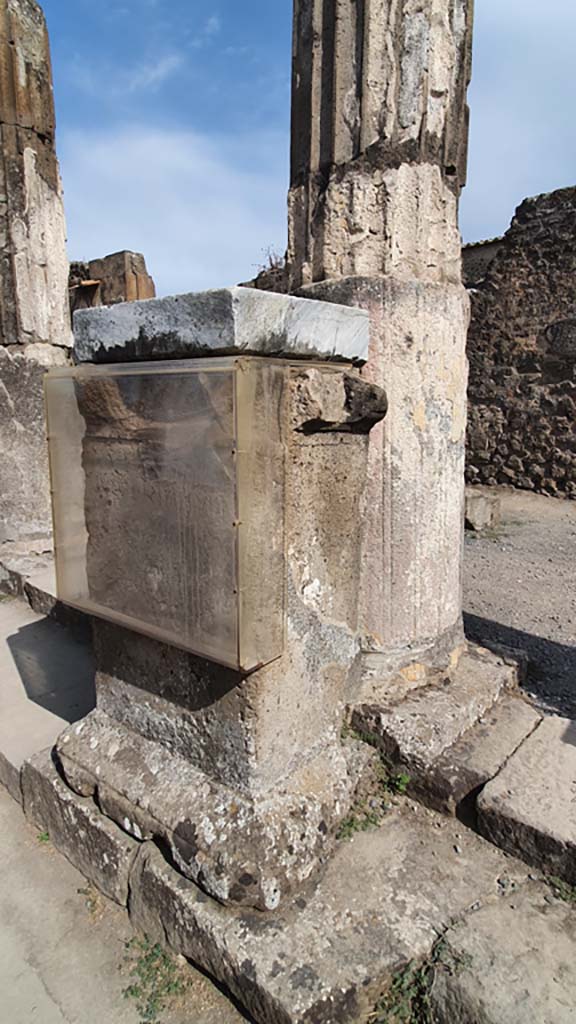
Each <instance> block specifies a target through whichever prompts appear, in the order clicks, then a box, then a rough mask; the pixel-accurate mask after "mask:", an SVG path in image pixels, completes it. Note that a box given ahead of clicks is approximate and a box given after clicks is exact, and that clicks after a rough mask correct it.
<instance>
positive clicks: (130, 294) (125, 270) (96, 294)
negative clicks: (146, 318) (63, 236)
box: [69, 250, 156, 313]
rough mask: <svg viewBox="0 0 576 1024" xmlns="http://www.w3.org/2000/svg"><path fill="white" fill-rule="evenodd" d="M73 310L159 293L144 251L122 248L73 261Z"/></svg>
mask: <svg viewBox="0 0 576 1024" xmlns="http://www.w3.org/2000/svg"><path fill="white" fill-rule="evenodd" d="M69 290H70V311H71V312H72V313H75V312H76V310H77V309H91V308H92V307H94V306H115V305H116V304H117V303H118V302H136V301H137V300H138V299H153V298H155V297H156V287H155V285H154V281H153V280H152V278H151V277H150V274H149V273H148V270H147V269H146V260H145V259H144V256H143V255H142V253H139V252H128V251H127V250H122V251H121V252H115V253H112V254H111V255H110V256H103V257H102V259H97V260H89V261H88V262H78V261H77V262H74V263H71V264H70V278H69Z"/></svg>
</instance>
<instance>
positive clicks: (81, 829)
mask: <svg viewBox="0 0 576 1024" xmlns="http://www.w3.org/2000/svg"><path fill="white" fill-rule="evenodd" d="M22 793H23V797H24V800H23V805H24V811H25V814H26V816H27V817H28V818H29V819H30V820H31V821H33V822H34V824H36V825H38V827H39V828H41V829H43V830H45V831H46V832H48V834H49V836H50V841H51V842H52V843H53V844H54V846H55V847H56V849H57V850H59V851H60V853H63V854H64V856H65V857H66V858H67V860H69V861H70V863H71V864H73V865H74V867H76V868H78V870H79V871H81V872H82V874H83V875H84V876H85V877H86V878H88V879H89V880H90V881H91V882H93V883H94V885H95V886H96V887H97V888H98V889H100V890H101V891H102V892H103V893H104V894H105V895H106V896H109V897H110V899H112V900H115V901H116V903H120V904H123V905H125V904H126V903H127V900H128V878H129V874H130V868H131V866H132V862H133V860H134V856H135V854H136V852H137V849H138V843H137V842H136V841H135V840H134V839H131V838H130V837H129V836H128V835H127V834H126V833H125V832H123V831H121V830H120V829H119V828H118V827H117V826H116V825H114V824H113V823H112V822H111V821H109V820H108V819H107V818H105V817H104V815H103V814H101V812H100V811H99V810H98V808H97V807H96V805H95V804H94V801H93V800H90V799H85V798H82V797H79V796H77V795H76V793H73V792H72V791H71V790H70V789H68V787H67V786H66V785H65V784H64V782H63V781H62V779H61V778H60V776H59V775H58V772H57V771H56V768H55V766H54V763H53V760H52V756H51V752H50V750H45V751H42V752H41V753H40V754H36V755H35V756H34V757H32V758H30V760H29V761H27V762H26V763H25V764H24V766H23V768H22Z"/></svg>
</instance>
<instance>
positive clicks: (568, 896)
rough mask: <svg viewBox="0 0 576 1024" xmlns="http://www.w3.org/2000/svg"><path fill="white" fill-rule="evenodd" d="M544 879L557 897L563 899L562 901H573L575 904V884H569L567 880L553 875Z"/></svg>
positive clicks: (575, 904)
mask: <svg viewBox="0 0 576 1024" xmlns="http://www.w3.org/2000/svg"><path fill="white" fill-rule="evenodd" d="M546 881H547V882H548V885H549V886H550V888H551V889H552V892H553V893H554V895H555V896H556V898H557V899H559V900H563V901H564V903H573V904H574V906H576V886H574V885H569V884H568V882H564V881H563V880H562V879H561V878H556V877H554V876H552V877H550V878H547V879H546Z"/></svg>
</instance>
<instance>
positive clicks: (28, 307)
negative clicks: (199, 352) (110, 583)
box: [0, 0, 72, 545]
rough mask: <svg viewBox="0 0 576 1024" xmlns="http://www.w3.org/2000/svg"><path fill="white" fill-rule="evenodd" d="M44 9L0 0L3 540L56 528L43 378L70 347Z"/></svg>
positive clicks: (29, 0)
mask: <svg viewBox="0 0 576 1024" xmlns="http://www.w3.org/2000/svg"><path fill="white" fill-rule="evenodd" d="M67 284H68V261H67V257H66V231H65V222H64V209H63V203H62V190H61V185H60V176H59V171H58V163H57V160H56V153H55V148H54V102H53V96H52V78H51V69H50V51H49V44H48V34H47V31H46V24H45V21H44V15H43V14H42V11H41V9H40V7H39V6H38V4H37V3H35V2H34V0H0V392H1V393H2V399H1V401H0V481H1V483H0V543H2V542H5V541H10V542H13V543H16V542H24V543H26V545H30V544H31V543H32V542H34V541H36V540H38V541H40V542H42V540H43V538H49V536H50V532H51V513H50V492H49V485H48V465H47V453H46V441H45V427H44V402H43V396H42V378H43V375H44V372H45V369H46V367H48V366H55V365H61V364H64V363H65V362H66V361H67V358H68V357H67V350H68V349H69V348H70V346H71V344H72V337H71V331H70V322H69V313H68V298H67Z"/></svg>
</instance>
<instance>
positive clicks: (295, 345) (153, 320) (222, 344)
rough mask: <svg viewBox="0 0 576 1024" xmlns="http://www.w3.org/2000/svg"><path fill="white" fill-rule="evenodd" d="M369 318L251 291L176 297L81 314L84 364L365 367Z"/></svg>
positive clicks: (78, 338)
mask: <svg viewBox="0 0 576 1024" xmlns="http://www.w3.org/2000/svg"><path fill="white" fill-rule="evenodd" d="M368 329H369V327H368V317H367V315H366V313H364V312H363V311H362V310H352V309H349V308H339V309H335V308H334V306H332V305H326V304H324V303H320V302H316V303H313V302H309V301H305V300H304V299H297V298H294V297H292V296H288V295H275V294H274V293H271V292H259V291H255V290H254V289H251V288H222V289H220V290H218V291H209V292H197V293H190V294H186V295H175V296H171V297H169V298H165V299H151V300H149V301H144V302H130V303H121V304H120V305H118V306H114V307H113V308H101V309H87V310H80V311H79V312H78V313H76V314H75V316H74V337H75V347H74V353H75V357H76V359H77V360H78V362H95V363H98V362H105V363H110V362H131V361H132V360H150V359H180V358H190V357H193V356H199V355H203V354H204V355H214V354H220V355H223V354H225V353H234V352H239V353H245V354H252V355H266V356H288V357H290V356H293V357H298V358H301V357H307V358H315V359H340V360H349V361H355V362H365V360H366V359H367V357H368Z"/></svg>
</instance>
